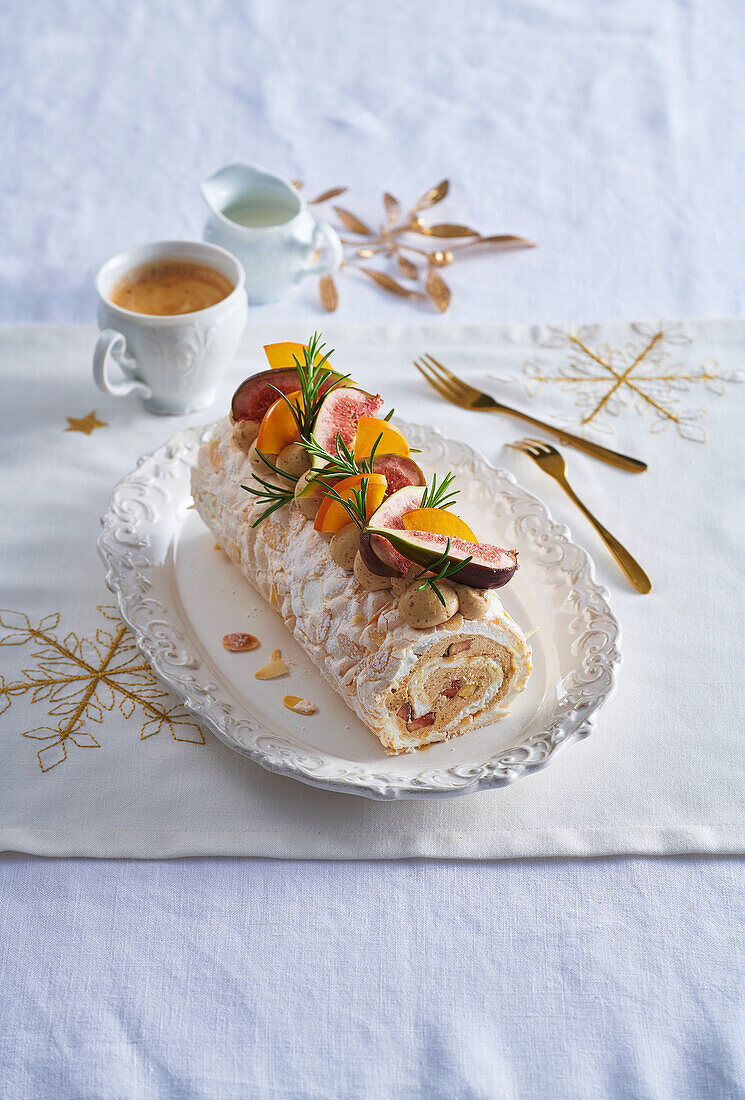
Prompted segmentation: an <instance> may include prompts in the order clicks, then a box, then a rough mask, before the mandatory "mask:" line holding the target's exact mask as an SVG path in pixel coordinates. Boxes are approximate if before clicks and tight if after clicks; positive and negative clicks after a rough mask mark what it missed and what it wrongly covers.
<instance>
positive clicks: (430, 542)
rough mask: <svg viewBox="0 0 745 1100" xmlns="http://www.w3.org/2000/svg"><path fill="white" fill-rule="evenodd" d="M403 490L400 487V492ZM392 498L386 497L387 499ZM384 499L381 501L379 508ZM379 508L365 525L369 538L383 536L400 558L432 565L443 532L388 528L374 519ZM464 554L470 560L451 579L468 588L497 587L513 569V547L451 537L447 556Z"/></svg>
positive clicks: (445, 540) (461, 558) (458, 559)
mask: <svg viewBox="0 0 745 1100" xmlns="http://www.w3.org/2000/svg"><path fill="white" fill-rule="evenodd" d="M405 491H406V490H402V492H405ZM396 495H397V494H394V496H396ZM393 499H394V498H393V497H389V500H393ZM387 503H388V502H387V501H384V502H383V505H382V508H384V507H385V505H386V504H387ZM380 511H381V508H379V509H378V511H377V512H376V513H375V516H373V519H372V521H371V522H370V523H369V524H368V526H367V527H366V529H365V530H366V531H367V533H368V534H369V536H370V539H371V541H373V540H375V539H376V537H378V538H380V539H381V542H384V541H386V540H387V541H388V542H390V543H391V544H392V546H393V548H394V550H397V551H398V553H399V554H401V555H402V556H403V557H404V558H406V559H407V560H408V561H410V562H416V563H417V565H422V566H424V568H425V569H428V568H429V567H430V566H431V565H433V564H434V562H435V561H436V560H437V559H438V558H439V557H440V556H441V555H442V553H443V552H444V550H445V549H446V547H447V543H448V537H447V535H436V534H434V533H432V532H431V531H398V530H396V529H395V528H394V529H391V528H390V527H388V526H387V525H385V526H384V525H381V524H379V523H378V522H377V520H376V516H377V515H378V514H379V513H380ZM373 546H374V547H375V548H376V550H377V543H376V542H374V541H373ZM468 557H470V558H471V561H469V562H468V563H467V564H466V565H464V566H463V568H462V569H460V570H459V571H458V572H457V573H456V574H455V575H454V577H453V580H455V581H457V583H458V584H465V585H467V586H468V587H469V588H501V587H502V585H505V584H507V582H508V581H511V580H512V578H513V577H514V575H515V571H516V570H517V550H503V549H502V548H501V547H500V546H490V545H489V544H488V543H485V542H479V543H472V542H466V541H465V540H464V539H457V538H451V539H450V549H449V550H448V555H447V560H448V561H449V562H452V564H453V565H457V564H458V563H459V562H463V561H465V559H466V558H468Z"/></svg>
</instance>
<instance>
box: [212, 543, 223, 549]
mask: <svg viewBox="0 0 745 1100" xmlns="http://www.w3.org/2000/svg"><path fill="white" fill-rule="evenodd" d="M212 549H213V550H222V546H220V543H219V542H216V543H215V545H214V546H213V547H212Z"/></svg>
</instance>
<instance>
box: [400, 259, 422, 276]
mask: <svg viewBox="0 0 745 1100" xmlns="http://www.w3.org/2000/svg"><path fill="white" fill-rule="evenodd" d="M398 269H399V271H400V272H401V274H402V275H405V276H406V278H407V279H418V278H419V269H418V267H417V266H416V264H414V263H412V262H411V260H408V259H407V258H406V256H401V255H400V254H399V257H398Z"/></svg>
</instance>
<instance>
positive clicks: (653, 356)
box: [499, 324, 745, 443]
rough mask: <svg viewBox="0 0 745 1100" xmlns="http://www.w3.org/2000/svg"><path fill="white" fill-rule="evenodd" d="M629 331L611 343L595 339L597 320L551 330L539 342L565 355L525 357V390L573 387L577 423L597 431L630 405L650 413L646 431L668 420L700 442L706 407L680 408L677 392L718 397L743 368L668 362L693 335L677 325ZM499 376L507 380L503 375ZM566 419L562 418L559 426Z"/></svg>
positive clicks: (714, 363) (638, 326)
mask: <svg viewBox="0 0 745 1100" xmlns="http://www.w3.org/2000/svg"><path fill="white" fill-rule="evenodd" d="M631 330H632V334H633V335H632V338H631V339H630V340H629V341H628V342H627V343H626V344H625V345H624V346H623V347H621V348H612V347H610V345H608V344H605V343H596V337H597V326H594V327H593V326H583V327H581V328H578V329H576V330H570V331H568V332H565V331H563V330H562V329H554V328H552V329H550V332H551V335H550V336H549V338H548V339H547V340H544V341H543V343H542V345H541V346H542V347H544V348H560V349H563V350H565V351H566V352H567V355H566V359H565V361H564V362H562V363H561V364H560V365H559V366H558V367H555V368H548V367H546V366H541V365H540V364H538V363H534V362H527V363H525V365H524V367H523V371H524V374H525V378H526V386H527V390H528V393H529V394H531V395H533V394H536V393H539V392H540V391H541V390H543V389H544V388H545V387H546V386H551V385H556V386H558V387H559V388H560V389H561V390H562V391H563V392H571V393H573V394H574V396H575V405H576V407H577V409H578V410H579V413H580V423H581V424H582V425H583V426H584V425H586V424H593V425H594V426H595V427H596V428H598V429H600V430H601V431H602V430H605V431H611V430H612V427H611V423H610V418H612V417H617V416H620V415H621V413H622V411H623V410H624V409H627V408H628V409H632V408H633V409H634V410H635V411H636V413H637V414H638V415H639V416H649V418H650V430H651V431H652V432H663V431H666V430H667V429H668V428H671V427H674V428H676V429H677V431H678V433H679V434H680V435H681V436H682V437H683V438H684V439H690V440H694V441H695V442H698V443H705V442H706V431H705V430H704V427H703V425H702V424H701V423H700V421H701V419H702V418H703V417H704V416H705V415H706V412H705V410H703V409H695V408H694V409H691V408H685V407H683V403H682V400H681V394H684V393H687V392H690V391H691V389H692V388H693V387H694V386H699V385H702V386H703V387H704V388H705V389H706V390H707V391H708V392H709V393H714V394H718V395H720V396H721V395H722V394H723V393H724V386H725V383H727V382H742V381H743V379H744V378H745V375H743V373H742V372H741V371H724V370H722V369H721V368H720V366H719V364H718V363H717V361H716V360H715V359H711V360H708V361H707V362H705V363H703V364H702V365H701V366H700V367H690V366H687V365H686V364H685V363H681V362H674V361H673V359H674V355H673V351H672V349H673V348H675V347H680V346H682V345H685V344H690V343H691V342H692V341H691V338H690V337H689V336H687V335H686V333H685V332H684V331H683V326H682V325H680V324H677V325H670V326H668V327H665V326H653V325H645V324H635V325H632V326H631ZM499 380H500V381H506V379H505V378H503V377H500V379H499ZM512 381H514V377H513V378H512ZM573 419H576V418H572V417H567V421H566V424H565V426H568V424H569V422H570V421H571V420H573Z"/></svg>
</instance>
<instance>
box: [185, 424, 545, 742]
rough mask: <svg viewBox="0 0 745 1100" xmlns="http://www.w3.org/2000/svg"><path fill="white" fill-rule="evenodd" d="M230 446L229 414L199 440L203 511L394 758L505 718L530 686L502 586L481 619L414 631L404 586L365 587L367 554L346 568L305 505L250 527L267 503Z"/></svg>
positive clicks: (196, 493) (487, 595)
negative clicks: (362, 562)
mask: <svg viewBox="0 0 745 1100" xmlns="http://www.w3.org/2000/svg"><path fill="white" fill-rule="evenodd" d="M233 440H234V437H233V425H232V423H231V421H230V420H229V419H228V418H227V417H226V418H225V419H224V420H222V421H221V422H220V423H219V425H218V426H217V429H216V431H215V434H214V435H213V437H212V439H211V440H209V441H208V442H206V443H204V444H203V445H202V447H201V449H200V451H199V455H198V459H197V463H196V465H195V467H194V469H193V471H192V491H193V498H194V504H195V507H196V509H197V511H198V512H199V514H200V516H201V517H202V519H203V520H204V522H205V523H206V524H207V526H208V527H209V529H210V531H211V532H212V534H213V535H214V537H215V539H216V540H217V542H218V543H219V545H220V546H221V547H222V548H223V550H224V551H225V552H226V554H227V555H228V556H229V558H230V559H231V561H232V562H233V563H234V564H235V565H236V566H237V568H238V569H239V570H240V571H241V573H242V574H243V576H244V577H245V578H246V579H247V580H248V581H249V582H250V583H251V584H252V585H253V586H254V587H255V588H256V589H257V590H258V591H259V592H260V593H261V595H262V596H263V597H264V598H265V599H266V600H268V601H269V602H270V604H271V606H272V607H273V608H274V610H275V611H277V612H278V614H279V615H280V616H281V617H282V619H283V620H284V622H285V624H286V625H287V628H288V630H290V631H291V633H292V634H293V636H294V637H295V639H296V640H297V641H298V642H299V644H300V645H301V646H302V648H303V649H304V650H305V651H306V653H307V654H308V656H309V657H310V658H311V660H312V661H313V663H314V664H315V666H316V667H317V668H318V670H319V672H320V673H321V675H322V676H323V677H324V678H325V679H326V680H327V682H328V683H329V684H330V685H331V686H332V687H333V688H334V690H335V691H337V692H338V693H339V694H340V695H341V697H342V698H343V699H344V701H345V702H346V703H347V704H348V706H349V707H351V709H352V710H353V711H354V712H355V714H356V715H357V717H358V718H359V719H360V720H361V721H362V722H364V723H365V725H366V726H367V727H368V728H369V729H370V730H371V731H372V732H373V733H374V734H375V736H376V737H378V738H379V740H380V742H381V744H382V745H383V747H384V748H385V749H386V751H387V752H389V753H401V752H410V751H411V750H413V749H416V748H420V747H422V746H424V745H428V744H431V743H432V742H435V741H445V740H447V739H449V738H451V737H455V736H458V735H460V734H463V733H466V732H467V731H468V730H471V729H475V728H477V727H478V726H483V725H486V724H488V723H490V722H493V721H495V720H496V719H498V718H500V717H502V716H503V715H504V714H505V713H506V712H507V710H508V709H509V706H510V704H511V702H512V701H513V700H514V698H515V696H516V695H517V694H518V693H519V692H521V691H522V690H523V688H524V687H525V684H526V682H527V680H528V677H529V675H530V672H531V652H530V648H529V646H528V644H527V642H526V639H525V636H524V634H523V632H522V630H521V629H520V627H519V626H518V625H517V624H516V623H515V622H514V621H513V619H512V618H511V617H510V616H509V615H508V614H507V612H506V611H505V610H504V608H503V607H502V604H501V601H500V599H499V597H498V595H497V592H496V590H487V591H485V592H481V593H480V601H481V606H480V609H479V612H478V615H479V617H478V618H472V619H469V618H465V617H464V614H462V613H461V611H460V610H458V611H456V613H455V614H451V615H450V617H449V618H448V619H447V621H445V622H441V623H439V624H438V625H434V626H429V627H428V626H425V627H424V628H420V629H417V628H416V627H414V626H412V625H410V624H409V623H407V622H406V621H405V620H404V618H403V617H402V615H401V613H400V611H399V597H398V595H397V592H396V586H395V585H394V588H393V589H392V588H391V587H390V580H388V581H387V582H385V581H383V582H381V583H387V585H388V586H387V587H383V588H381V587H380V586H378V587H376V586H375V585H374V584H373V585H368V584H366V583H365V580H366V574H365V573H364V566H360V567H359V568H358V565H359V555H358V556H357V560H356V563H355V568H354V571H352V570H351V569H348V568H344V567H342V565H340V564H338V563H337V561H335V560H334V557H332V553H331V547H330V545H329V542H328V541H327V540H326V539H324V537H323V536H322V534H319V532H318V531H317V530H315V529H314V523H313V520H312V519H309V518H307V517H306V516H305V515H303V513H302V511H301V510H300V508H298V507H295V506H287V507H281V508H278V509H277V510H276V511H274V512H273V513H272V514H271V515H268V516H266V518H264V519H263V521H262V522H260V523H258V525H257V526H252V525H253V524H254V523H256V521H257V520H258V518H259V517H260V515H261V513H262V505H261V504H260V503H259V502H258V501H257V500H256V498H255V497H253V496H251V495H249V494H248V493H247V492H245V491H244V490H243V489H242V488H241V486H242V484H245V483H246V482H247V481H248V480H249V479H250V477H251V473H252V467H251V462H250V459H249V457H248V456H247V454H246V453H245V450H243V449H240V447H238V446H236V444H235V442H234V441H233ZM415 568H416V571H417V573H418V572H419V567H418V566H417V567H415ZM378 580H380V578H378ZM399 580H400V578H399ZM443 587H444V586H443ZM457 587H458V586H455V588H457ZM402 590H403V589H402V588H399V589H398V591H399V592H400V591H402ZM451 590H452V591H454V588H453V586H451ZM454 598H455V599H456V600H457V593H456V594H455V597H454ZM456 606H457V604H456ZM462 606H463V609H464V610H466V609H467V606H468V604H467V601H465V602H464V603H463V605H462Z"/></svg>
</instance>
